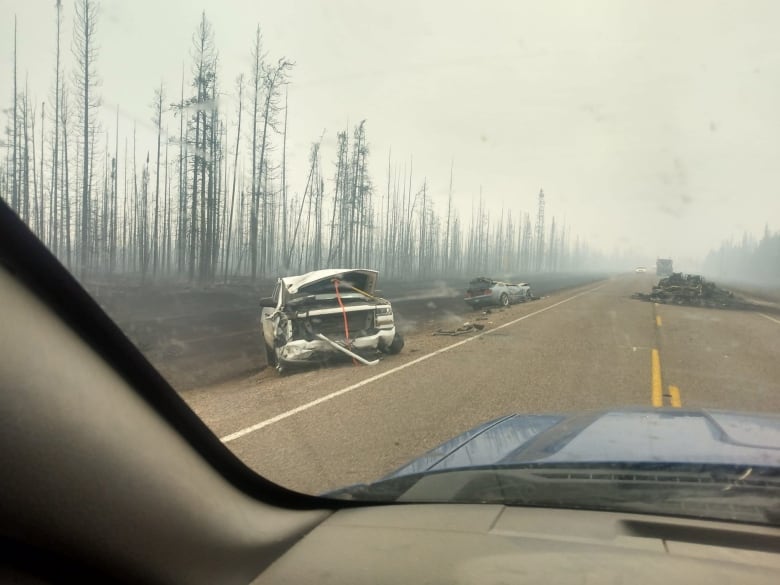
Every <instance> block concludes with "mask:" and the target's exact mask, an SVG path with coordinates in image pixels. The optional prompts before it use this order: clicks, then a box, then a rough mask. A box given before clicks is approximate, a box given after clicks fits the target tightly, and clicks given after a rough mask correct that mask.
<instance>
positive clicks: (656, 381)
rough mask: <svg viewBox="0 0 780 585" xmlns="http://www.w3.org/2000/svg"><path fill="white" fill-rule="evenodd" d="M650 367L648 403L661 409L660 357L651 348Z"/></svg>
mask: <svg viewBox="0 0 780 585" xmlns="http://www.w3.org/2000/svg"><path fill="white" fill-rule="evenodd" d="M650 365H651V368H650V369H651V377H652V383H651V394H650V401H651V402H652V403H653V406H655V407H661V406H663V405H664V397H663V388H662V384H661V356H660V354H659V353H658V350H657V349H655V348H653V354H652V358H651V361H650Z"/></svg>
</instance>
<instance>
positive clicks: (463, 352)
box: [0, 0, 780, 522]
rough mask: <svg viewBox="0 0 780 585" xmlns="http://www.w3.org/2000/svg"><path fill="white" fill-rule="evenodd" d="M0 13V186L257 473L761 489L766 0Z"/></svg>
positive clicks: (673, 507)
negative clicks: (594, 478)
mask: <svg viewBox="0 0 780 585" xmlns="http://www.w3.org/2000/svg"><path fill="white" fill-rule="evenodd" d="M3 13H4V15H5V16H6V18H4V19H3V25H2V26H3V31H4V34H3V35H2V38H3V43H2V48H0V76H2V79H3V80H4V83H3V85H2V88H3V89H2V92H0V106H2V112H0V116H1V117H2V119H3V134H2V138H0V151H2V157H0V197H1V198H2V200H3V201H4V202H5V203H6V204H7V205H8V206H9V207H10V208H11V209H13V210H14V212H15V213H16V214H17V215H18V216H19V217H20V218H21V219H22V221H24V222H25V223H26V224H27V226H29V228H30V229H31V230H32V231H33V232H34V233H35V234H36V235H37V237H38V238H40V240H41V241H43V242H44V243H45V244H46V245H47V246H48V248H49V249H50V251H51V252H52V253H53V254H54V255H55V256H56V257H57V258H58V259H59V261H60V262H61V263H62V264H63V265H64V266H65V267H66V268H67V269H68V270H70V271H71V272H72V273H73V274H74V275H75V276H76V277H77V278H78V279H79V281H80V282H81V283H82V284H83V286H84V287H85V289H86V290H87V291H88V292H89V294H91V295H92V296H93V297H94V298H95V299H96V300H97V301H98V303H99V304H100V306H101V307H102V308H103V309H104V310H105V311H106V312H107V313H108V314H109V315H110V316H111V317H112V319H114V320H115V321H116V323H117V324H118V325H119V326H120V327H121V328H122V329H123V331H124V332H125V333H126V334H127V336H128V337H129V338H130V339H131V340H132V341H133V342H134V343H135V345H136V346H137V347H138V349H139V350H140V351H141V352H142V353H143V354H144V355H145V356H146V358H147V359H148V360H149V362H150V363H151V364H152V365H153V366H154V367H155V368H156V369H158V370H159V371H160V372H161V373H162V375H163V376H164V377H165V378H166V379H167V380H168V381H169V382H170V384H171V385H172V386H173V388H174V389H175V390H176V391H177V392H178V393H179V394H180V395H181V396H182V397H183V398H184V400H185V401H186V402H187V403H188V405H189V406H190V407H191V408H192V409H193V410H194V412H195V413H197V414H198V415H199V416H200V417H201V418H202V419H203V420H204V421H205V423H206V424H207V425H208V426H209V427H210V428H211V429H212V430H213V432H214V433H215V434H216V435H217V437H219V438H220V439H221V440H222V441H223V442H224V444H225V445H226V446H227V447H228V448H229V449H231V450H232V451H233V452H234V453H235V454H237V455H238V456H239V457H240V458H241V459H242V460H243V461H245V462H246V463H247V464H248V465H249V466H250V467H252V468H253V469H254V470H256V471H257V472H258V473H259V474H261V475H262V476H264V477H266V478H268V479H270V480H272V481H274V482H277V483H279V484H281V485H283V486H285V487H289V488H292V489H294V490H298V491H301V492H306V493H311V494H328V497H338V498H349V499H357V500H364V501H368V500H400V501H412V500H414V499H415V494H418V495H420V494H423V495H424V497H423V495H420V496H419V497H420V498H421V499H424V500H425V501H431V500H433V501H458V502H461V501H497V500H499V501H500V500H501V497H502V496H501V494H502V493H504V494H509V492H508V491H504V492H502V491H501V489H500V486H501V485H504V486H506V485H511V486H513V489H516V493H515V495H514V496H511V497H510V496H509V495H506V501H505V503H512V504H514V505H526V504H528V505H530V504H533V503H534V500H533V498H532V497H531V492H533V493H535V494H537V495H538V496H539V497H540V499H537V500H536V503H537V504H539V505H560V506H561V507H567V506H575V507H576V506H578V505H581V506H583V507H595V508H598V509H602V508H603V509H607V508H609V507H610V506H613V507H619V508H620V509H627V508H631V506H634V509H639V508H638V506H639V504H638V502H642V505H641V510H642V511H645V512H646V511H650V512H656V513H673V514H677V513H681V514H685V513H687V512H686V510H689V511H690V510H693V512H691V513H692V514H694V515H697V516H701V517H719V518H722V517H726V516H728V514H727V513H726V512H724V510H726V509H731V508H729V507H730V506H731V507H732V508H733V507H734V506H737V505H742V504H744V505H745V506H748V507H749V506H754V504H755V506H758V509H759V510H758V511H756V508H755V506H754V507H753V508H751V511H750V513H747V512H746V513H745V515H743V516H738V517H737V516H735V517H734V518H736V519H740V520H744V521H766V522H774V521H775V520H773V519H776V518H777V517H778V516H777V514H776V512H774V511H772V509H771V508H772V507H771V506H770V505H769V504H768V503H767V502H770V501H771V498H772V497H775V496H776V494H775V492H774V491H772V490H774V489H775V488H774V487H772V486H774V484H773V483H772V482H773V481H775V480H774V479H772V478H773V477H774V474H775V473H776V472H777V469H778V466H780V457H779V455H778V454H780V418H779V417H780V359H778V358H779V357H780V231H778V230H780V197H778V196H777V190H778V185H780V166H779V165H778V164H777V161H778V160H780V139H779V138H778V136H780V129H779V128H778V126H779V125H780V114H778V108H777V104H778V103H780V78H778V74H777V71H778V61H780V36H778V35H777V31H776V28H777V27H776V23H777V22H778V19H780V5H778V4H777V3H776V2H770V1H758V0H756V1H751V2H748V3H744V2H736V1H727V2H721V3H718V5H717V6H713V5H712V4H711V3H708V2H698V1H691V2H683V3H674V4H673V3H665V2H653V1H644V0H642V1H637V2H630V3H628V2H626V3H615V2H608V1H596V2H588V3H569V2H531V1H524V0H523V1H505V2H499V1H495V2H493V1H489V2H482V3H474V2H451V1H444V0H436V1H432V2H425V3H417V2H408V1H405V0H404V1H401V2H392V3H357V2H352V1H332V2H314V1H308V0H306V1H300V2H292V3H278V4H277V5H271V4H269V3H249V4H248V3H246V2H236V1H219V2H217V1H216V0H204V1H203V2H201V3H199V4H198V6H197V7H196V6H191V5H189V4H186V3H172V2H163V3H160V2H154V3H153V2H150V1H148V0H139V1H137V2H131V3H128V2H119V1H116V0H102V1H100V2H97V1H93V0H73V1H71V0H68V1H62V2H59V1H57V2H50V3H46V5H45V6H43V5H39V3H31V2H25V1H23V0H11V1H10V2H6V3H5V4H4V10H3ZM73 367H74V368H77V367H79V365H78V364H73ZM96 391H98V390H96ZM755 413H761V415H760V416H759V415H756V414H755ZM648 465H651V466H655V467H653V468H652V469H654V470H656V471H657V470H658V469H659V467H658V466H661V467H662V468H663V469H664V471H663V473H664V474H666V475H664V481H660V480H658V481H655V482H654V483H653V482H651V481H650V480H649V479H647V476H646V475H642V474H647V473H648ZM567 466H569V467H567ZM616 466H617V467H616ZM664 466H665V467H664ZM546 468H549V470H555V473H556V475H555V477H554V478H552V476H551V475H549V474H550V473H552V471H549V473H548V475H547V476H544V477H542V476H541V475H540V471H539V470H540V469H546ZM575 468H576V470H577V474H582V473H585V472H586V471H587V469H589V468H590V469H591V470H592V472H593V473H597V474H601V475H599V476H598V477H599V480H598V481H599V482H601V483H600V484H599V485H602V484H604V485H606V484H609V485H610V486H611V487H610V489H612V490H614V491H613V492H610V491H609V490H604V491H599V489H592V487H593V485H594V484H592V483H591V484H588V486H589V487H587V488H585V487H583V486H584V485H585V483H586V481H585V479H583V477H584V476H581V475H576V477H575V476H574V475H572V476H571V477H569V478H568V479H567V478H566V477H564V475H561V473H559V472H560V470H561V469H575ZM529 469H530V470H533V473H531V471H529ZM615 469H618V470H619V471H620V473H619V474H617V475H615V474H613V475H614V477H613V476H610V477H612V479H609V478H608V477H607V476H608V474H607V471H605V470H609V472H610V473H612V472H614V471H615ZM485 470H489V472H490V474H492V475H491V477H492V479H486V478H485V477H484V476H479V473H480V472H484V471H485ZM496 470H505V471H506V473H507V475H500V474H499V475H496V473H495V472H496ZM463 472H470V473H471V472H473V473H476V474H477V475H469V476H468V477H465V476H459V477H461V480H458V481H460V482H461V483H458V482H457V481H456V480H455V478H456V476H455V475H453V476H452V478H451V479H452V483H451V484H450V488H447V483H446V481H435V480H434V479H433V478H434V477H445V476H447V475H448V474H457V473H463ZM631 472H634V473H635V474H636V475H635V477H636V478H638V479H636V481H635V482H634V484H631V485H634V486H641V488H642V490H644V491H643V492H641V493H640V492H636V491H631V497H628V498H623V497H620V495H619V494H620V493H623V492H621V490H623V489H624V488H625V485H627V484H630V483H631V479H630V477H632V476H631ZM692 474H693V475H692ZM618 475H619V477H618ZM640 476H641V477H640ZM691 477H695V478H698V479H696V481H688V479H690V478H691ZM756 477H760V478H761V479H760V481H758V480H756V481H753V480H754V479H755V478H756ZM402 478H406V479H402ZM409 478H414V481H415V482H416V481H418V480H420V479H426V478H428V479H427V481H426V482H424V483H420V484H419V485H418V484H414V485H416V486H417V487H416V488H415V487H414V486H413V485H412V483H410V481H411V480H410V479H409ZM496 478H498V479H496ZM675 478H676V479H675ZM680 478H687V479H686V484H685V486H686V487H685V493H684V494H682V495H681V494H680V493H679V492H672V491H671V490H672V487H673V483H674V482H675V481H677V482H679V481H682V479H680ZM667 480H668V481H667ZM496 481H498V483H496ZM751 481H752V483H750V482H751ZM388 482H390V483H388ZM399 482H400V483H399ZM491 482H492V483H491ZM502 482H503V483H502ZM507 482H508V483H507ZM567 482H570V483H568V484H567ZM610 482H612V483H610ZM712 482H715V483H717V486H718V487H717V488H716V487H713V486H714V485H715V484H713V483H712ZM718 482H720V483H718ZM704 483H707V485H708V487H707V489H704V488H702V491H701V492H700V493H697V492H696V485H698V484H702V485H703V484H704ZM553 484H554V486H556V487H553ZM456 485H460V486H461V488H459V489H457V490H456V488H455V486H456ZM530 485H532V486H534V488H533V489H530V488H529V487H528V486H530ZM372 486H373V487H372ZM388 486H392V489H390V488H389V487H388ZM398 486H401V487H400V488H399V487H398ZM497 486H498V487H497ZM561 486H563V487H561ZM567 486H568V487H567ZM572 486H574V488H576V489H569V488H572ZM740 486H742V487H744V491H741V490H740V489H738V488H739V487H740ZM762 486H763V487H765V488H766V490H765V491H763V492H762V491H761V489H762ZM396 488H398V489H396ZM401 488H403V489H401ZM580 488H582V489H580ZM637 489H638V488H637ZM718 489H728V491H729V492H730V493H729V499H728V501H726V500H724V499H722V498H721V499H718V498H716V497H715V494H716V492H717V491H718ZM437 490H438V491H437ZM556 490H557V491H556ZM517 494H520V495H517ZM556 494H557V495H556ZM578 494H580V497H581V500H580V501H577V497H578ZM599 494H601V495H602V500H601V501H600V502H599V500H598V497H599ZM648 494H650V495H648ZM542 495H544V498H541V496H542ZM520 496H522V497H520ZM740 497H743V499H742V500H739V498H740ZM735 498H736V499H735ZM716 500H717V501H716ZM556 502H558V504H556ZM681 502H683V503H681ZM765 504H766V505H765ZM654 506H655V507H654ZM686 506H687V508H686ZM746 509H747V508H746ZM724 514H726V516H724ZM728 517H731V516H728ZM756 518H759V520H756Z"/></svg>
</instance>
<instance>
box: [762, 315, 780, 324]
mask: <svg viewBox="0 0 780 585" xmlns="http://www.w3.org/2000/svg"><path fill="white" fill-rule="evenodd" d="M759 315H761V316H762V317H764V318H765V319H769V320H770V321H774V322H775V323H777V324H778V325H780V321H778V320H777V319H775V318H774V317H770V316H769V315H764V313H759Z"/></svg>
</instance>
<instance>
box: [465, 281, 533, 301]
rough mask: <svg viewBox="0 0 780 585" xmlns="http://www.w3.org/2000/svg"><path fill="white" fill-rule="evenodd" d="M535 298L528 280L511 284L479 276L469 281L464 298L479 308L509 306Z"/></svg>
mask: <svg viewBox="0 0 780 585" xmlns="http://www.w3.org/2000/svg"><path fill="white" fill-rule="evenodd" d="M531 299H533V294H532V293H531V287H530V286H529V285H528V283H526V282H518V283H516V284H510V283H508V282H501V281H499V280H493V279H492V278H487V277H484V276H479V277H477V278H475V279H474V280H472V281H471V282H469V287H468V289H467V290H466V296H465V297H463V300H464V301H466V303H467V304H468V305H470V306H472V307H474V308H475V309H476V308H479V307H484V306H488V305H501V306H504V307H508V306H509V305H512V304H514V303H524V302H525V301H530V300H531Z"/></svg>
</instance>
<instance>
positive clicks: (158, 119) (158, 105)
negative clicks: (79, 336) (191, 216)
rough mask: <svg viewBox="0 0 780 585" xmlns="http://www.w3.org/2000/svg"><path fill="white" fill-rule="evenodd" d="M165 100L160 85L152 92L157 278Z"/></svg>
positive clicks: (154, 240) (154, 250)
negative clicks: (155, 150)
mask: <svg viewBox="0 0 780 585" xmlns="http://www.w3.org/2000/svg"><path fill="white" fill-rule="evenodd" d="M164 100H165V87H164V86H163V84H162V83H161V84H160V87H158V88H157V89H155V90H154V102H153V103H152V107H153V108H154V119H153V123H154V127H155V129H156V130H157V163H156V166H155V187H154V218H153V224H154V225H153V228H152V246H153V252H152V276H157V264H158V262H159V248H160V246H159V228H158V224H159V220H160V140H161V138H162V113H163V101H164Z"/></svg>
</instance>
